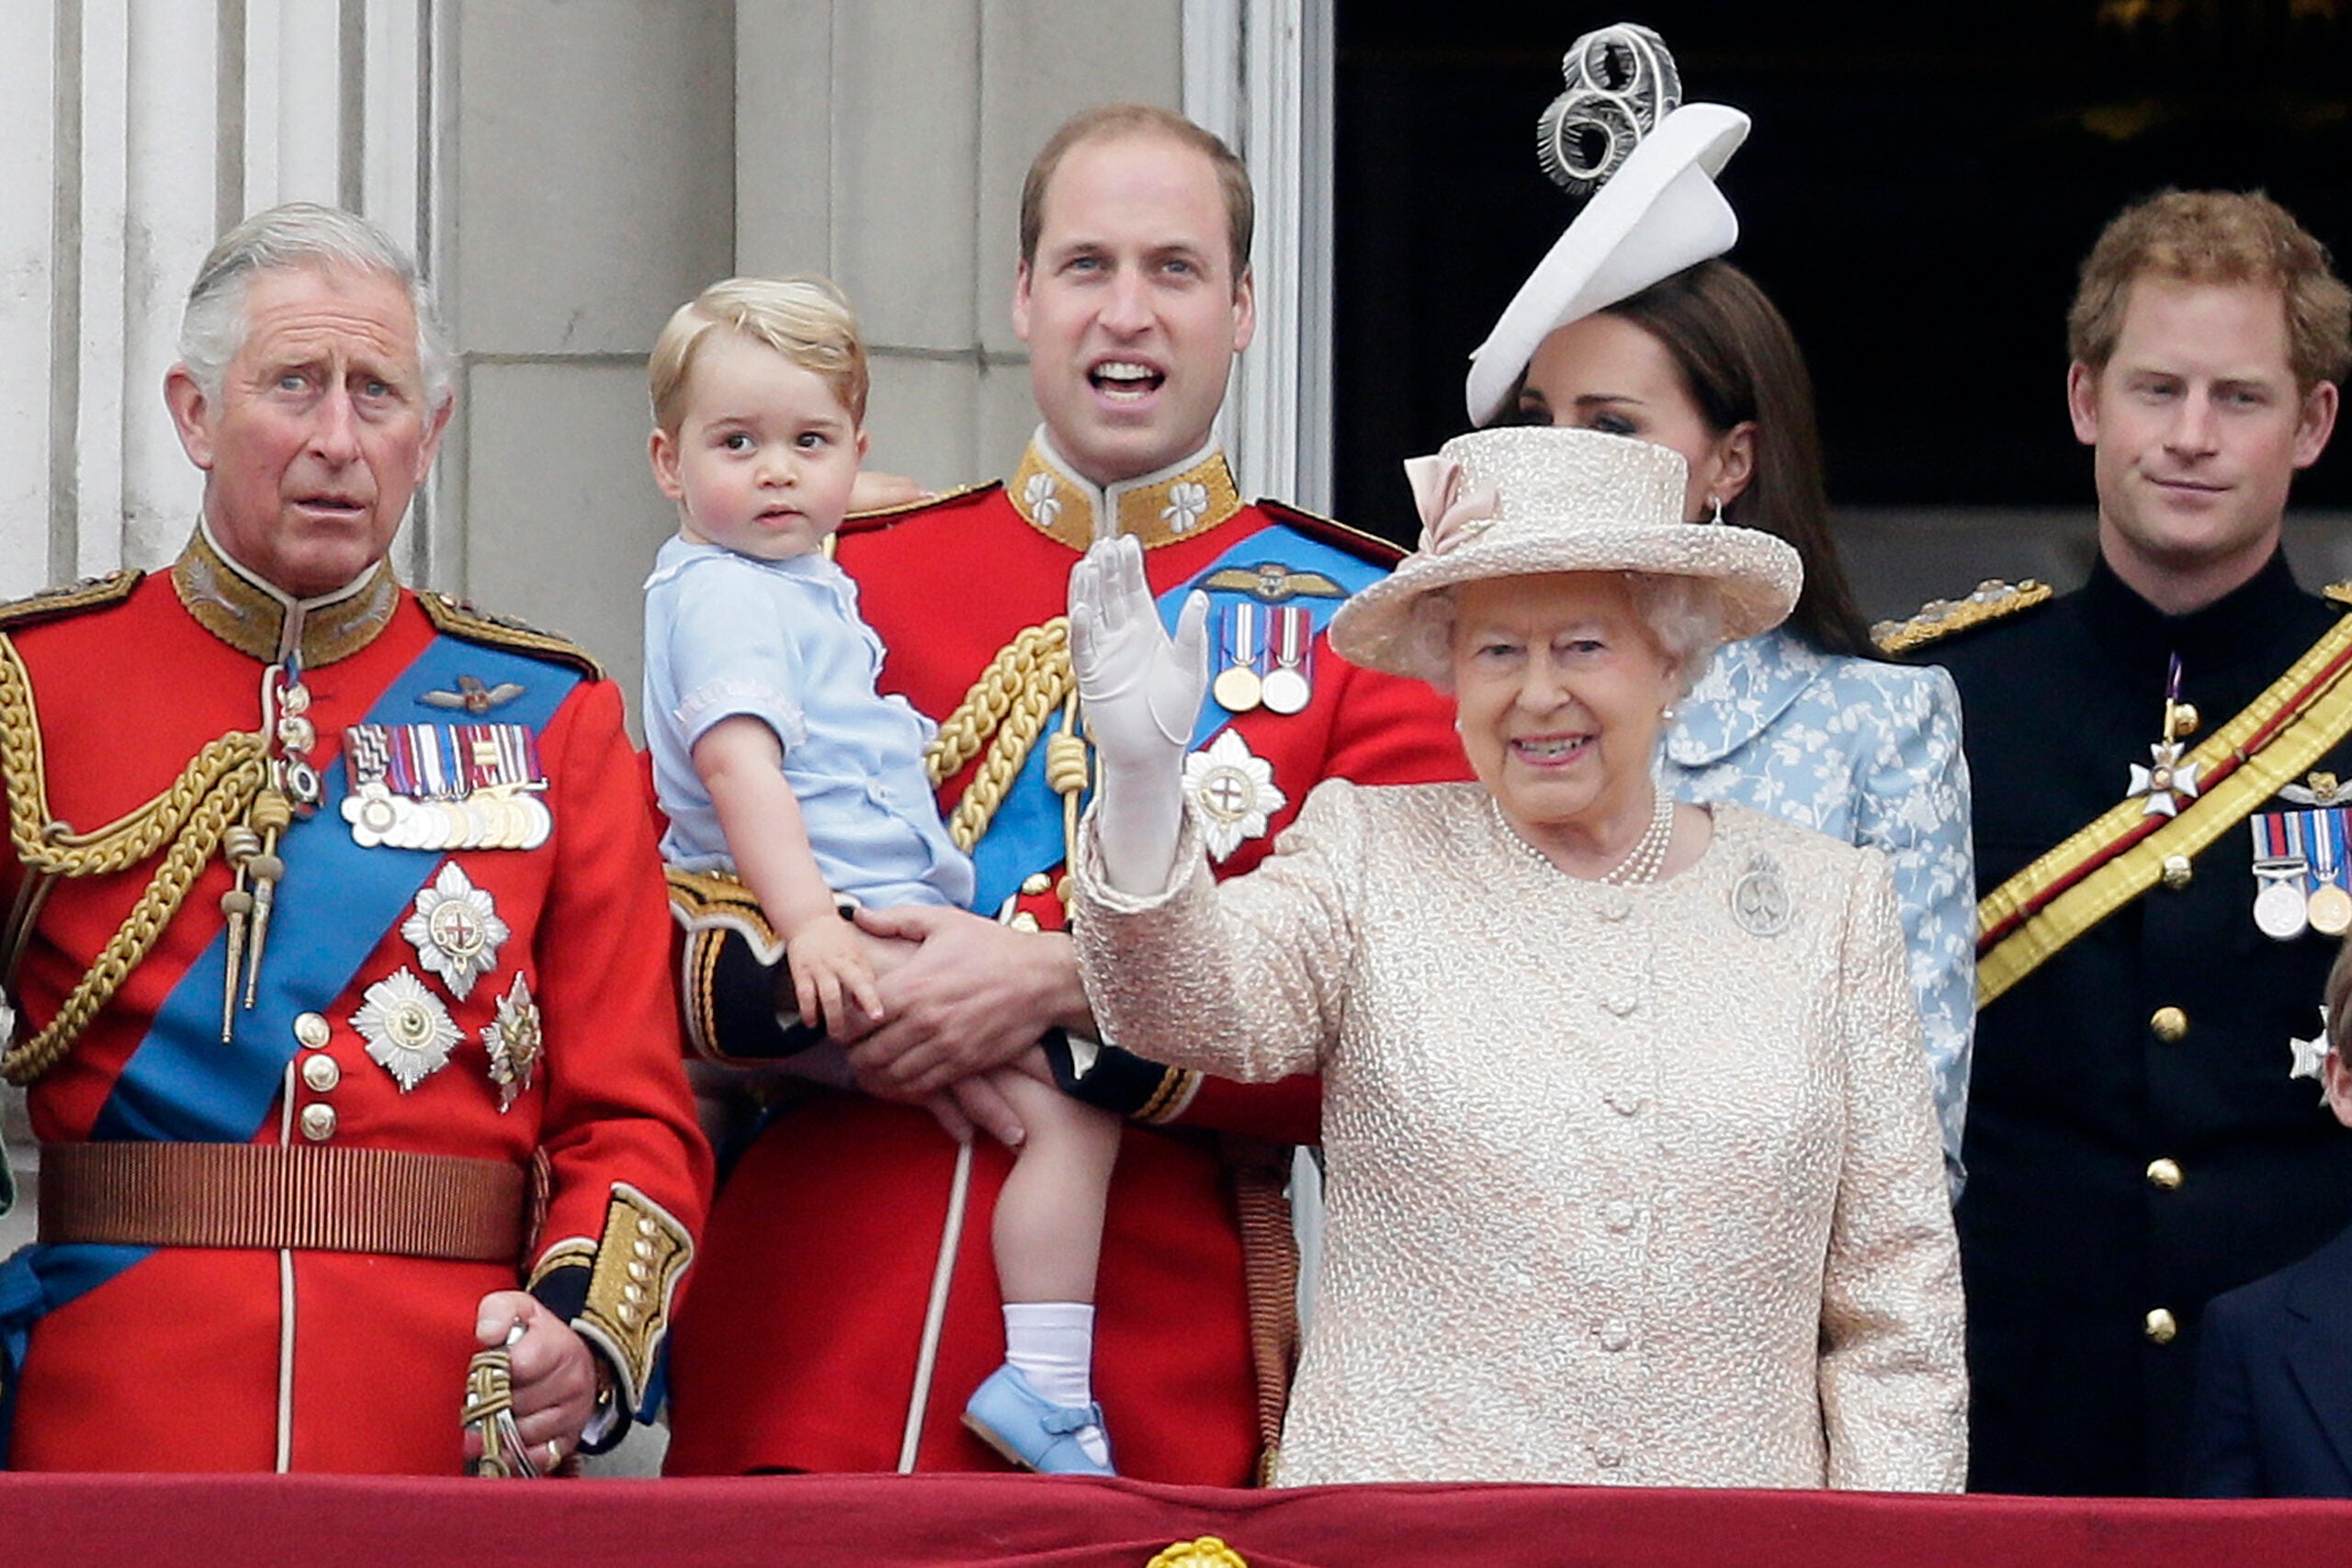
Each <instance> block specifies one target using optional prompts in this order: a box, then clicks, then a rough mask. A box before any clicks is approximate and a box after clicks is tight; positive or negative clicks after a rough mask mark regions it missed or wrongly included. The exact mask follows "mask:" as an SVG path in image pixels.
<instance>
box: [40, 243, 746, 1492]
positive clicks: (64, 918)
mask: <svg viewBox="0 0 2352 1568" xmlns="http://www.w3.org/2000/svg"><path fill="white" fill-rule="evenodd" d="M181 353H182V360H181V363H179V364H178V365H176V366H175V367H173V368H172V371H171V373H170V375H169V377H168V378H166V381H165V386H164V396H165V400H166V401H167V402H168V403H169V405H170V409H171V413H172V417H173V419H174V421H175V424H176V425H177V428H178V431H179V435H180V439H181V442H182V444H183V445H184V446H185V447H186V448H187V454H188V457H189V458H190V460H191V461H193V462H194V463H195V464H196V466H197V467H198V468H201V469H202V470H203V471H204V474H205V487H204V502H203V509H202V513H201V516H200V520H199V522H198V527H197V530H196V533H195V536H194V537H192V538H191V539H190V540H189V542H188V545H187V549H186V550H185V551H184V552H183V553H182V555H181V556H180V558H179V559H178V560H177V561H175V563H174V564H173V566H172V568H171V570H168V571H165V572H158V573H154V574H152V575H145V576H142V575H141V574H138V573H128V572H125V573H117V574H116V575H115V576H113V577H111V578H108V579H106V580H104V581H97V582H94V583H88V584H85V585H83V586H82V587H80V588H76V589H69V590H64V591H62V592H53V593H50V594H44V595H40V596H37V597H36V598H34V599H31V600H28V601H25V602H23V603H20V604H16V605H14V606H11V607H9V608H7V609H6V611H5V612H0V763H5V768H6V784H7V796H8V807H9V836H10V842H11V847H12V850H13V853H12V854H11V855H10V856H9V857H8V860H7V863H6V869H5V871H4V872H0V879H5V883H6V887H5V889H0V891H5V893H6V895H7V897H6V904H7V906H8V907H9V908H10V909H11V911H12V914H11V919H10V925H9V928H8V931H7V939H8V940H7V942H6V947H5V949H0V951H5V953H6V956H7V961H8V964H9V966H10V971H11V990H12V992H13V994H14V996H15V998H16V1000H17V1009H18V1012H17V1038H16V1040H15V1042H14V1043H13V1044H12V1046H11V1048H10V1049H9V1051H8V1052H7V1055H6V1062H5V1070H6V1075H7V1076H8V1077H9V1078H11V1079H12V1080H14V1081H16V1082H18V1083H22V1084H27V1085H28V1086H29V1089H30V1105H31V1111H32V1119H33V1124H34V1127H35V1129H36V1131H37V1132H38V1133H39V1134H40V1138H41V1140H42V1145H43V1146H42V1158H41V1182H40V1188H41V1191H40V1200H41V1202H40V1208H41V1214H40V1241H39V1242H38V1243H36V1244H35V1245H33V1246H31V1247H27V1248H25V1249H24V1250H22V1251H20V1252H19V1253H17V1256H16V1257H14V1258H11V1259H10V1260H9V1261H8V1263H7V1265H6V1269H4V1270H0V1343H5V1347H6V1374H7V1375H6V1402H7V1409H8V1414H9V1415H10V1416H12V1418H13V1420H12V1425H11V1428H10V1431H9V1438H10V1443H9V1450H8V1460H9V1462H10V1463H11V1464H12V1465H13V1466H15V1467H17V1468H23V1469H74V1470H100V1469H107V1470H146V1471H156V1470H271V1469H275V1470H279V1471H287V1470H304V1471H377V1472H420V1473H434V1472H440V1473H447V1474H455V1473H458V1471H459V1470H460V1469H461V1467H462V1465H463V1462H464V1459H465V1453H466V1448H467V1444H468V1442H469V1440H479V1438H480V1436H481V1433H480V1432H477V1433H474V1434H470V1435H469V1433H468V1431H467V1430H466V1428H465V1427H463V1426H462V1425H461V1423H460V1419H459V1416H460V1410H461V1400H462V1399H463V1398H464V1397H465V1396H466V1394H467V1392H468V1383H469V1358H471V1357H472V1356H473V1355H474V1353H475V1351H476V1348H477V1347H478V1346H479V1347H504V1348H505V1350H506V1354H507V1356H508V1359H509V1360H510V1362H511V1389H512V1404H511V1408H510V1409H509V1411H508V1416H510V1417H511V1419H510V1420H508V1421H507V1422H504V1423H494V1422H493V1423H484V1424H483V1427H482V1430H483V1431H487V1432H488V1433H489V1434H490V1435H491V1436H492V1438H494V1439H495V1440H496V1442H497V1446H498V1448H499V1450H500V1455H499V1456H498V1457H500V1458H501V1459H502V1460H503V1462H504V1464H505V1466H506V1467H507V1468H508V1469H509V1470H510V1471H513V1470H523V1469H529V1470H535V1471H543V1470H548V1469H552V1468H554V1467H556V1466H557V1465H560V1464H562V1463H564V1462H566V1461H569V1460H570V1459H571V1456H572V1455H573V1454H575V1453H577V1452H578V1451H579V1450H580V1447H581V1445H582V1440H583V1438H585V1439H586V1440H587V1441H589V1442H590V1443H592V1444H593V1443H596V1442H600V1441H603V1440H605V1439H607V1438H617V1436H618V1433H619V1429H620V1428H621V1427H623V1426H624V1425H625V1421H624V1419H623V1417H624V1416H626V1415H627V1414H628V1413H630V1412H632V1411H634V1410H636V1409H637V1408H639V1406H641V1405H642V1404H645V1403H646V1402H647V1401H648V1400H649V1398H650V1394H649V1384H650V1383H652V1382H654V1381H655V1380H654V1378H653V1371H654V1366H655V1360H656V1357H657V1355H658V1353H659V1350H660V1348H661V1345H662V1339H663V1337H664V1333H665V1329H666V1325H667V1318H668V1315H669V1310H670V1303H671V1300H672V1297H673V1292H674V1291H675V1289H676V1287H677V1284H678V1280H679V1277H680V1275H681V1274H682V1272H683V1271H684V1269H685V1267H686V1265H687V1262H688V1259H689V1258H690V1257H691V1254H692V1249H693V1240H692V1237H693V1234H694V1232H695V1229H696V1228H697V1227H698V1225H699V1223H700V1220H701V1216H702V1209H703V1206H704V1203H705V1201H706V1198H705V1194H706V1189H707V1181H708V1156H707V1150H706V1149H705V1148H704V1146H703V1145H702V1143H701V1140H700V1136H699V1134H698V1133H697V1132H696V1130H695V1126H694V1123H693V1113H692V1108H691V1101H690V1100H689V1098H688V1096H687V1094H686V1091H685V1086H684V1078H683V1076H682V1074H681V1073H680V1071H679V1068H678V1065H677V1060H676V1051H677V1032H676V1024H675V1021H674V1013H673V1008H672V1006H671V1001H670V997H669V992H668V986H667V977H666V974H665V972H664V968H663V959H662V952H661V945H660V942H659V938H658V934H657V933H659V932H660V931H661V930H662V923H661V922H662V919H663V912H664V902H663V897H662V884H661V875H660V872H659V869H658V862H657V860H656V858H655V854H654V846H653V834H652V829H651V825H650V820H649V816H648V812H647V809H646V807H645V803H644V798H643V795H642V792H641V790H640V789H639V784H638V782H637V780H638V772H637V769H636V766H635V764H634V761H633V759H632V757H631V755H630V753H629V750H628V741H627V739H625V737H624V735H623V733H622V729H621V702H620V698H619V696H618V695H617V694H616V692H615V690H614V687H613V685H612V683H611V682H608V681H605V680H604V679H603V678H602V677H601V675H600V674H599V673H598V671H597V670H596V668H595V665H594V661H593V660H589V659H588V658H587V656H586V655H585V654H583V653H582V652H580V651H579V650H578V649H573V648H571V647H570V646H569V645H568V644H565V643H563V642H561V641H560V640H558V639H556V638H553V637H541V636H538V635H537V634H534V633H527V632H523V631H520V630H517V629H515V628H513V627H511V626H507V625H505V624H503V623H492V622H491V621H488V620H485V619H483V618H481V617H480V616H476V615H471V614H470V613H469V612H467V611H465V610H463V609H462V608H460V607H458V605H456V604H451V603H450V602H449V601H447V600H446V599H442V598H440V597H438V596H437V595H433V594H418V593H413V592H409V591H408V590H406V589H403V588H401V586H400V585H399V584H398V583H397V582H396V581H394V580H393V577H392V575H391V572H390V569H389V568H388V567H387V566H386V564H385V560H384V557H385V554H386V552H387V550H388V549H389V548H390V544H391V541H392V536H393V532H394V530H395V529H397V528H398V527H399V525H400V522H401V516H402V514H403V513H405V512H406V511H407V508H408V502H409V498H410V497H411V495H412V494H413V492H414V491H415V490H416V487H417V486H418V484H419V483H421V482H422V481H423V479H424V476H425V472H426V470H427V468H429V467H430V466H431V464H432V461H433V455H434V450H435V445H436V443H437V442H438V439H439V437H440V434H441V431H442V428H443V426H444V425H445V424H446V423H447V420H448V416H449V411H450V392H449V377H448V369H447V355H446V353H445V352H444V351H443V350H442V349H441V348H440V346H439V344H438V342H437V340H436V337H435V330H434V328H433V325H432V320H431V314H430V310H429V301H428V300H427V299H426V298H425V295H424V289H423V288H422V286H421V284H420V283H419V280H418V278H417V276H416V272H415V269H414V267H413V265H412V264H411V262H410V261H409V260H408V258H407V257H406V256H404V255H402V254H401V253H400V252H399V250H398V249H397V248H396V247H394V246H393V245H392V244H391V243H390V242H389V241H388V240H386V239H385V238H384V236H383V235H382V234H381V233H379V231H376V230H374V229H373V228H372V227H370V226H369V225H368V224H366V223H365V222H363V221H362V220H358V219H356V218H353V217H351V216H349V215H347V214H345V213H341V212H337V211H334V210H332V209H325V208H318V207H309V206H299V205H298V206H292V207H286V208H280V209H274V210H271V211H268V212H265V213H262V214H260V215H258V216H256V217H254V218H252V219H249V220H246V221H245V222H244V223H243V224H241V225H239V226H238V227H237V228H236V229H234V230H233V231H231V232H230V233H229V234H228V235H226V236H225V237H224V238H223V239H222V240H221V241H220V243H219V245H217V246H216V247H215V248H214V250H213V252H212V254H211V255H210V256H209V258H208V259H207V260H206V262H205V264H204V267H203V269H202V271H201V273H200V274H199V275H198V279H197V282H196V286H195V288H194V289H193V291H192V292H191V293H190V295H189V299H188V306H187V317H186V320H185V322H184V325H183V329H182V335H181Z"/></svg>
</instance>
